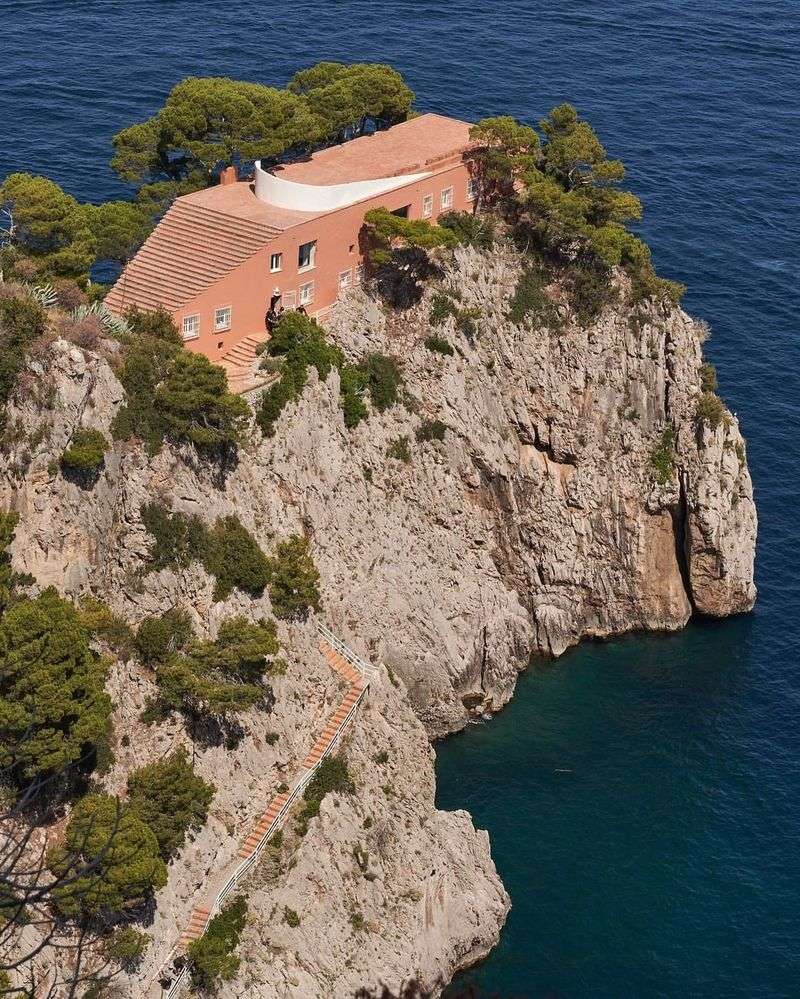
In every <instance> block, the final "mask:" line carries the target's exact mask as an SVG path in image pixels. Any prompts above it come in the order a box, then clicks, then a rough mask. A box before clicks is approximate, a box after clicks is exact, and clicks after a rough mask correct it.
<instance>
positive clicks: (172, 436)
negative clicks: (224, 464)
mask: <svg viewBox="0 0 800 999" xmlns="http://www.w3.org/2000/svg"><path fill="white" fill-rule="evenodd" d="M155 404H156V408H157V409H159V410H160V411H161V414H162V416H163V420H164V428H165V433H166V436H167V437H168V438H169V440H171V441H173V442H175V443H176V444H181V443H189V444H193V445H194V446H195V448H196V449H197V450H198V451H199V452H201V453H203V454H207V455H211V456H219V455H223V454H225V453H226V452H228V451H229V450H230V449H232V448H235V447H236V446H237V445H238V444H240V443H241V442H242V440H243V438H244V434H245V430H246V426H247V421H248V418H249V415H250V407H249V406H248V405H247V403H246V402H245V400H244V399H243V398H242V397H241V396H240V395H234V393H232V392H229V391H228V376H227V375H226V373H225V370H224V369H223V368H220V367H219V366H218V365H216V364H212V363H211V361H209V359H208V358H207V357H205V355H203V354H191V353H189V352H188V351H184V352H181V353H180V354H178V355H177V356H176V357H175V358H174V360H173V361H172V363H171V364H170V366H169V368H168V370H167V374H166V377H165V379H164V381H163V382H162V383H161V384H160V385H159V386H158V387H157V389H156V396H155Z"/></svg>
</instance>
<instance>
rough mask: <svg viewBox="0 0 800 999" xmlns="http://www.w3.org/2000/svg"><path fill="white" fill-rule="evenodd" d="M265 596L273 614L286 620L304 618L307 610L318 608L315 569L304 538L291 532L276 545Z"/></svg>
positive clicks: (317, 584) (317, 579) (317, 581)
mask: <svg viewBox="0 0 800 999" xmlns="http://www.w3.org/2000/svg"><path fill="white" fill-rule="evenodd" d="M269 598H270V602H271V603H272V609H273V611H274V612H275V614H276V615H277V616H278V617H279V618H282V619H283V620H286V621H298V620H300V621H302V620H305V618H306V617H307V616H308V611H309V610H314V611H318V610H319V609H320V593H319V572H318V571H317V567H316V565H315V564H314V559H313V558H312V556H311V552H310V550H309V545H308V540H307V539H306V538H304V537H301V536H300V535H297V534H295V535H292V537H290V538H288V539H287V540H286V541H283V542H281V543H280V544H279V545H278V547H277V548H276V550H275V557H274V558H273V559H272V560H271V562H270V582H269Z"/></svg>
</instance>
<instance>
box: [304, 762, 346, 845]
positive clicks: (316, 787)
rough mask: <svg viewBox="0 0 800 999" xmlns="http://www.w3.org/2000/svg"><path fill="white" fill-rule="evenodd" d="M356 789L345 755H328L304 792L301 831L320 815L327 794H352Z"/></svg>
mask: <svg viewBox="0 0 800 999" xmlns="http://www.w3.org/2000/svg"><path fill="white" fill-rule="evenodd" d="M354 791H355V785H354V784H353V780H352V778H351V777H350V771H349V769H348V767H347V759H346V758H345V756H344V755H343V754H340V755H338V756H326V757H325V759H323V760H322V762H321V763H320V765H319V766H318V767H317V771H316V773H315V774H314V776H313V777H312V778H311V780H310V781H309V782H308V785H307V786H306V789H305V791H304V792H303V798H304V800H305V805H304V806H303V809H302V811H301V812H300V816H299V824H300V831H301V832H304V831H305V829H306V828H307V826H308V823H309V821H310V820H311V819H313V818H314V816H315V815H319V809H320V805H321V804H322V802H323V800H324V799H325V796H326V795H328V794H332V793H334V792H338V793H341V794H352V793H353V792H354Z"/></svg>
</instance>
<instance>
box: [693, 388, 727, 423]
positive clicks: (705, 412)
mask: <svg viewBox="0 0 800 999" xmlns="http://www.w3.org/2000/svg"><path fill="white" fill-rule="evenodd" d="M727 415H728V414H727V411H726V409H725V404H724V403H723V401H722V399H720V397H719V396H718V395H715V394H714V393H713V392H703V393H701V395H700V398H699V399H698V400H697V408H696V410H695V419H696V420H697V424H698V426H707V427H709V428H710V429H711V430H716V429H717V427H718V426H720V424H721V423H723V422H724V421H725V420H726V419H727Z"/></svg>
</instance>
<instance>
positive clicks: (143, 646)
mask: <svg viewBox="0 0 800 999" xmlns="http://www.w3.org/2000/svg"><path fill="white" fill-rule="evenodd" d="M193 637H194V631H193V629H192V622H191V620H190V618H189V615H188V614H187V612H186V611H185V610H182V609H181V608H179V607H170V608H169V609H168V610H165V611H164V612H163V614H159V615H157V616H155V617H146V618H145V619H144V620H143V621H142V623H141V624H140V625H139V630H138V631H137V632H136V649H137V651H138V653H139V655H140V656H141V658H142V662H144V663H146V664H147V665H148V666H157V665H158V664H159V663H163V662H166V661H167V660H168V659H169V658H170V657H171V656H173V655H174V654H175V653H176V652H180V651H182V650H183V649H184V648H186V646H187V645H188V643H189V641H190V640H191V639H192V638H193Z"/></svg>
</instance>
